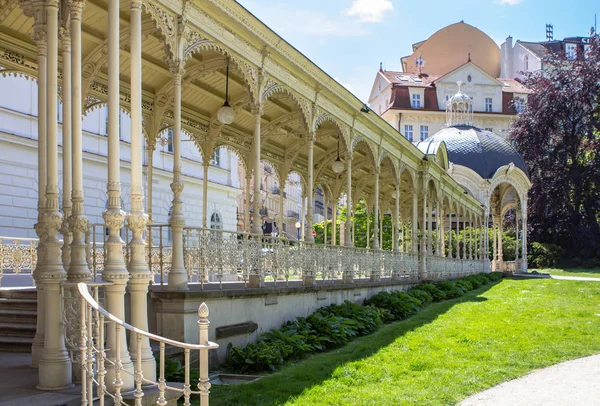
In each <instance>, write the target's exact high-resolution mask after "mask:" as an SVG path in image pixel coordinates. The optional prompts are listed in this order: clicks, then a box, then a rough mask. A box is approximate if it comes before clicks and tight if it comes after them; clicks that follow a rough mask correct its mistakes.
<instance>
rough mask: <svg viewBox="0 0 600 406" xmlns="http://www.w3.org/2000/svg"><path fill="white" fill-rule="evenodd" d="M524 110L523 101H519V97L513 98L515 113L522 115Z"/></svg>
mask: <svg viewBox="0 0 600 406" xmlns="http://www.w3.org/2000/svg"><path fill="white" fill-rule="evenodd" d="M524 109H525V103H524V101H523V99H521V98H520V97H516V98H515V111H516V112H517V113H522V112H523V110H524Z"/></svg>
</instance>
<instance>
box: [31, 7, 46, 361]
mask: <svg viewBox="0 0 600 406" xmlns="http://www.w3.org/2000/svg"><path fill="white" fill-rule="evenodd" d="M45 19H46V18H45V9H44V3H41V5H39V6H38V7H36V22H35V23H34V25H33V40H34V42H35V43H36V45H37V63H38V105H37V107H38V218H37V223H36V224H35V226H34V228H35V232H36V234H37V236H38V238H39V244H38V247H37V264H36V268H35V269H34V270H33V280H34V281H35V286H36V289H37V292H38V295H37V296H38V300H37V315H38V316H37V322H36V323H37V324H36V330H35V338H34V339H33V345H32V346H31V365H32V366H33V367H34V368H37V367H38V363H39V359H40V357H41V355H42V350H43V348H44V329H45V320H46V316H45V308H46V306H44V297H45V295H44V285H43V283H42V279H41V273H42V272H43V268H44V263H45V242H46V234H45V228H44V213H45V211H46V172H47V163H46V146H47V141H46V137H47V135H46V107H47V106H46V91H47V88H46V76H47V74H46V68H47V60H46V56H47V41H46V40H47V38H46V26H45V24H44V21H45Z"/></svg>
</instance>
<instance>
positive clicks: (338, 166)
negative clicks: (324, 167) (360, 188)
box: [331, 135, 345, 173]
mask: <svg viewBox="0 0 600 406" xmlns="http://www.w3.org/2000/svg"><path fill="white" fill-rule="evenodd" d="M337 152H338V153H337V159H336V160H335V162H334V163H333V165H331V170H333V172H335V173H342V172H343V171H344V168H345V165H344V163H343V162H342V160H341V159H340V136H339V135H338V150H337Z"/></svg>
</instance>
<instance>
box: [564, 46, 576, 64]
mask: <svg viewBox="0 0 600 406" xmlns="http://www.w3.org/2000/svg"><path fill="white" fill-rule="evenodd" d="M566 53H567V59H568V60H570V61H572V60H574V59H575V58H576V57H577V45H576V44H566Z"/></svg>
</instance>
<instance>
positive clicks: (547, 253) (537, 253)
mask: <svg viewBox="0 0 600 406" xmlns="http://www.w3.org/2000/svg"><path fill="white" fill-rule="evenodd" d="M561 255H562V248H560V247H559V246H558V245H555V244H546V243H539V242H533V243H531V249H530V250H529V254H528V255H527V261H528V262H529V264H530V265H533V266H534V267H536V268H548V267H551V266H554V265H555V264H556V262H557V261H558V260H559V259H560V257H561Z"/></svg>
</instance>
